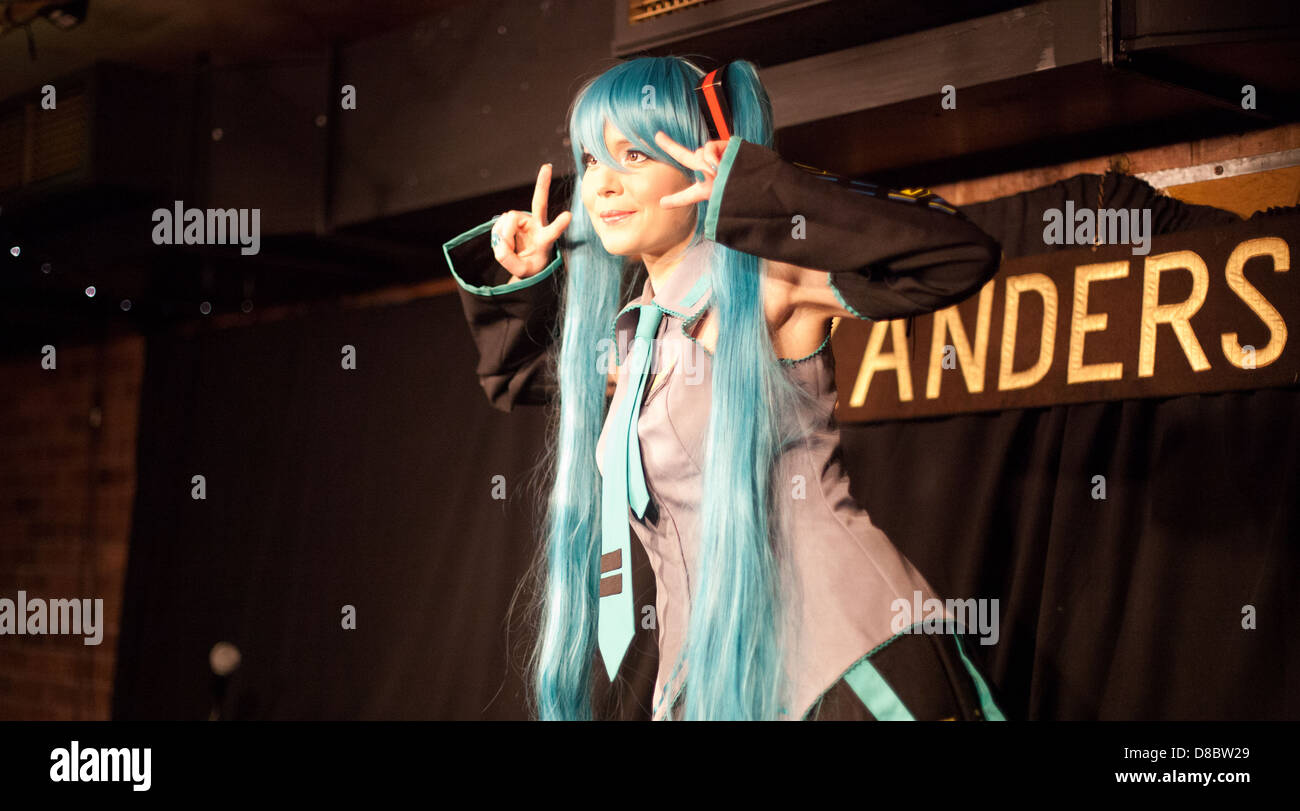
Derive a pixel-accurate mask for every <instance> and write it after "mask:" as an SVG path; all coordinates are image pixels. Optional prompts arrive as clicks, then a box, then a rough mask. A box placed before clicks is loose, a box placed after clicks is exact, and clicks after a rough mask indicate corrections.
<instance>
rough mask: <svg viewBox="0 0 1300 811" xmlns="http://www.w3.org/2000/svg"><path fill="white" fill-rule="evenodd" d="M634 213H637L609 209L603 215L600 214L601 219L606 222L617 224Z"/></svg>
mask: <svg viewBox="0 0 1300 811" xmlns="http://www.w3.org/2000/svg"><path fill="white" fill-rule="evenodd" d="M634 213H636V212H633V211H607V212H605V213H604V214H601V215H600V219H601V221H602V222H604V223H605V224H606V225H617V224H619V223H621V222H623V220H626V219H627V218H628V217H631V216H632V215H633V214H634Z"/></svg>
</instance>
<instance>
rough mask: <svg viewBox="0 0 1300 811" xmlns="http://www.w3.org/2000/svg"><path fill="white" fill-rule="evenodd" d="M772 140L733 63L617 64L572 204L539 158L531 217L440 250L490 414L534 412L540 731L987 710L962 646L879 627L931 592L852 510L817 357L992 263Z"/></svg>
mask: <svg viewBox="0 0 1300 811" xmlns="http://www.w3.org/2000/svg"><path fill="white" fill-rule="evenodd" d="M719 75H720V76H721V78H720V79H719ZM701 86H704V90H701ZM772 136H773V132H772V116H771V107H770V102H769V100H768V96H767V93H766V92H765V90H764V89H763V87H762V84H761V83H760V82H759V79H758V75H757V72H756V70H755V69H754V66H753V65H752V64H750V63H749V62H744V61H739V62H733V63H731V64H730V65H728V66H726V67H725V69H724V70H723V71H722V72H714V73H712V74H708V76H707V77H706V75H705V73H704V71H702V70H700V69H699V68H698V67H696V66H695V65H694V64H692V63H690V62H689V61H687V60H685V59H681V58H678V57H647V58H639V59H633V60H630V61H626V62H623V63H620V64H618V65H617V66H615V67H613V68H611V69H610V70H608V71H606V72H605V73H603V74H601V75H600V76H598V77H596V78H595V79H592V80H590V81H588V82H587V83H586V84H585V85H584V86H583V87H582V88H581V89H580V90H579V92H578V94H577V96H576V98H575V100H574V102H573V106H572V108H571V110H570V115H569V138H570V141H571V145H572V149H573V158H574V164H575V169H576V175H575V185H574V189H573V194H572V205H571V211H564V212H562V213H561V214H560V215H559V216H557V217H556V218H555V220H554V222H550V221H548V219H547V193H548V188H549V185H550V179H551V167H550V166H549V165H546V166H543V167H542V169H541V171H540V172H539V174H538V178H537V186H536V191H535V193H534V197H533V204H532V211H531V212H523V211H509V212H505V213H504V214H501V215H499V216H498V217H494V218H493V219H492V220H491V221H489V222H487V223H484V224H483V225H481V226H478V227H477V228H474V229H471V230H470V231H468V232H466V233H464V234H461V235H460V236H458V237H456V238H454V239H452V240H451V241H449V242H447V243H446V245H445V246H444V251H445V254H446V257H447V261H448V264H449V265H450V266H451V269H452V273H453V275H454V277H455V278H456V280H457V282H458V283H459V284H460V287H461V288H462V290H461V298H462V302H463V303H464V306H465V311H466V315H467V318H468V320H469V323H470V328H471V331H472V333H473V335H474V338H475V341H476V343H477V345H478V347H479V352H480V364H479V367H478V375H479V378H480V381H481V382H482V384H483V387H484V389H485V391H486V392H487V394H488V397H489V399H490V401H491V402H492V403H493V405H495V406H496V407H498V408H501V409H503V410H506V411H509V410H510V409H511V408H512V407H513V406H514V405H517V404H537V403H554V402H556V401H558V406H557V410H556V411H555V412H553V413H554V416H555V419H554V420H553V421H552V425H553V429H552V432H551V436H550V437H549V439H550V443H551V444H550V448H551V450H552V453H551V454H550V457H549V458H550V459H551V461H552V463H553V468H552V469H551V473H552V477H551V482H552V485H551V490H550V498H549V503H548V507H547V521H546V530H545V531H546V536H545V539H544V541H545V544H544V549H543V550H542V553H541V557H540V561H539V562H540V564H541V568H542V569H544V572H543V577H544V582H543V585H542V588H541V590H540V601H541V622H540V629H539V633H538V639H537V643H536V647H535V650H534V656H533V658H532V662H531V671H532V680H533V683H532V688H533V692H534V698H535V701H536V713H537V715H538V717H540V718H542V719H587V718H593V717H621V718H637V717H653V718H657V719H658V718H662V719H790V720H798V719H827V718H834V719H848V718H860V719H873V718H875V719H913V718H915V719H936V720H937V719H983V718H990V719H1001V717H1002V714H1001V712H1000V711H999V710H998V708H997V706H996V703H995V702H994V700H993V698H992V696H991V693H990V691H989V689H988V685H987V683H986V682H985V680H984V679H983V678H982V677H981V675H980V673H979V672H978V670H977V669H976V668H975V666H974V665H973V664H972V662H971V661H970V659H969V658H968V657H967V655H966V650H965V649H964V647H963V646H964V645H969V644H970V643H969V642H965V643H964V642H963V641H962V640H961V638H960V636H959V635H957V634H945V633H921V631H922V630H924V629H923V628H922V627H921V623H919V622H916V623H913V622H911V621H905V622H902V623H900V621H899V611H897V610H896V607H897V605H898V602H899V601H905V602H907V603H908V604H909V605H910V604H912V601H913V596H914V593H915V592H920V593H921V595H922V599H926V598H931V597H937V596H938V595H936V594H935V593H934V590H933V589H932V588H931V587H930V586H929V584H928V583H927V581H926V580H925V578H924V577H923V576H922V575H921V574H920V573H919V572H918V571H916V569H915V568H913V566H912V565H911V564H910V562H909V561H908V560H907V559H906V557H905V556H903V555H902V554H901V553H900V552H899V551H898V550H897V549H896V548H895V547H894V545H893V544H892V543H891V542H890V541H889V539H888V538H887V537H886V536H885V534H884V533H883V532H881V530H880V529H879V528H877V527H876V526H875V525H874V524H873V523H872V522H871V519H870V517H869V516H868V514H867V513H866V511H865V510H864V509H863V508H862V507H861V506H859V505H858V504H857V503H855V501H854V500H853V498H852V497H851V496H850V494H849V487H848V477H847V474H846V473H845V472H844V470H843V468H842V467H841V465H840V462H839V429H838V427H837V425H836V422H835V419H834V415H833V411H834V405H835V401H836V391H835V375H834V358H833V356H832V354H831V351H830V335H831V327H832V319H834V318H836V317H839V318H858V319H869V320H885V319H893V318H902V317H908V316H913V315H918V314H922V313H927V312H931V311H933V310H935V309H939V308H942V307H946V306H948V305H951V304H954V303H956V302H959V301H961V300H963V299H965V298H966V297H967V296H969V295H971V294H972V293H974V292H975V291H977V290H978V289H979V288H980V287H981V286H982V285H983V284H984V283H985V282H987V281H988V280H989V279H990V278H991V277H992V275H993V274H994V273H995V272H996V270H997V266H998V260H999V258H1000V249H999V246H998V244H997V243H996V242H995V241H994V240H993V239H992V238H990V237H989V236H988V235H987V234H985V233H984V232H982V231H981V230H980V229H979V228H978V227H976V226H975V225H973V224H972V223H970V222H969V221H968V220H967V219H966V218H965V217H964V216H962V215H961V214H960V213H959V212H957V211H956V210H955V209H954V208H952V207H951V206H949V205H947V204H946V203H945V202H944V201H943V200H941V199H940V198H938V197H937V196H935V195H933V194H930V193H929V192H928V191H926V190H923V189H913V190H907V191H906V192H897V191H894V190H890V189H884V188H878V187H874V186H871V185H869V184H861V183H857V182H850V181H845V180H844V179H842V178H839V177H837V176H834V175H831V174H829V173H826V172H823V171H821V170H817V169H812V168H811V167H803V166H795V165H792V164H790V163H787V162H785V161H784V160H783V159H782V158H781V157H780V156H779V155H778V154H777V153H776V152H774V151H772V149H771V145H772ZM561 236H563V240H561ZM557 241H559V245H560V250H559V251H558V252H557V253H556V254H555V256H554V257H553V258H552V255H551V254H552V251H551V246H552V245H553V244H556V243H557ZM561 266H563V268H564V271H565V272H564V274H563V277H564V278H563V281H560V277H561V275H562V274H561V273H560V268H561ZM642 271H644V273H645V277H646V278H645V281H644V283H643V286H642V289H641V293H640V295H639V296H638V297H636V298H634V299H633V300H632V301H630V302H628V303H627V304H626V306H622V307H620V302H621V301H622V300H623V297H624V295H625V288H626V287H628V286H629V283H630V282H631V281H632V280H634V279H635V278H638V277H639V275H640V274H641V272H642ZM561 288H562V289H561ZM557 332H558V336H557V335H556V333H557ZM548 350H551V351H549V352H548ZM552 369H554V374H552ZM611 390H612V400H611V399H609V398H608V395H609V393H610V391H611ZM647 569H648V570H649V576H647ZM930 630H931V631H933V630H935V629H934V627H933V625H931V626H930ZM647 635H651V636H650V639H651V640H652V644H651V646H650V647H651V648H652V650H650V651H649V652H648V653H647V651H646V649H645V646H644V645H640V644H637V643H638V642H643V641H644V640H645V639H646V638H647ZM597 662H599V663H600V664H599V666H597V664H596V663H597ZM647 662H653V663H654V666H653V667H651V668H649V672H650V674H651V677H652V678H653V683H651V682H650V681H649V680H648V679H646V678H645V673H646V672H647V668H646V664H647Z"/></svg>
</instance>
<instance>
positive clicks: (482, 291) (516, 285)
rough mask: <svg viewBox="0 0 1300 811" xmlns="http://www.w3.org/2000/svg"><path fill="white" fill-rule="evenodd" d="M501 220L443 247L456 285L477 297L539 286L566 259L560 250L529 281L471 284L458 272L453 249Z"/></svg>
mask: <svg viewBox="0 0 1300 811" xmlns="http://www.w3.org/2000/svg"><path fill="white" fill-rule="evenodd" d="M499 219H501V215H500V214H498V215H497V216H495V217H493V218H492V219H490V220H488V221H487V222H485V223H483V224H482V225H476V226H474V227H473V228H471V229H469V230H468V231H466V232H465V233H463V234H460V235H459V236H456V237H453V238H452V239H450V240H448V241H447V242H446V243H444V244H443V246H442V255H443V256H444V257H446V259H447V267H448V268H449V269H450V270H451V275H452V278H454V279H455V280H456V284H458V285H460V286H461V287H462V288H464V289H465V290H468V291H469V292H471V293H473V294H475V295H477V296H499V295H503V294H505V293H513V292H514V291H516V290H525V289H527V288H529V287H532V286H533V285H535V284H537V283H538V282H540V281H542V280H544V279H546V278H547V277H548V276H550V275H551V274H552V273H554V272H555V269H556V268H558V267H559V266H560V265H561V264H562V263H563V262H564V257H563V256H561V255H560V252H559V251H558V250H556V252H555V258H554V259H552V260H551V263H550V264H549V265H547V266H546V267H545V268H543V269H542V271H541V272H540V273H537V274H535V275H533V276H529V277H528V278H527V279H524V280H522V281H518V282H507V283H505V284H498V285H481V284H470V283H469V282H467V281H465V279H464V278H462V277H461V275H460V274H459V273H457V272H456V266H455V265H454V264H453V263H452V261H451V249H452V248H455V247H457V246H459V245H462V244H464V243H466V242H468V241H470V240H471V239H474V238H476V237H479V236H482V235H483V234H485V233H487V232H488V231H490V230H492V226H493V225H494V224H495V223H496V221H497V220H499Z"/></svg>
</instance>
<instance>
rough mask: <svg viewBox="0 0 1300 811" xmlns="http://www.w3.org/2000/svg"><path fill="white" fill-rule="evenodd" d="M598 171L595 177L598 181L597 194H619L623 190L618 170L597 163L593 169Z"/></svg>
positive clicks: (595, 171)
mask: <svg viewBox="0 0 1300 811" xmlns="http://www.w3.org/2000/svg"><path fill="white" fill-rule="evenodd" d="M591 171H592V172H594V173H596V177H595V178H593V179H594V180H595V181H596V193H597V194H617V193H618V192H619V191H621V190H622V184H621V183H620V182H619V178H618V172H615V171H614V170H613V169H609V168H606V167H605V166H602V165H601V164H599V163H597V164H596V165H595V166H594V167H593V168H592V170H591Z"/></svg>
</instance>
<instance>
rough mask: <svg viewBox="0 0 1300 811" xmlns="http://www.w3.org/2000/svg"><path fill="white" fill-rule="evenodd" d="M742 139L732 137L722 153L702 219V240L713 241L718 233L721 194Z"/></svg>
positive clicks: (735, 136)
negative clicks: (707, 208) (707, 206)
mask: <svg viewBox="0 0 1300 811" xmlns="http://www.w3.org/2000/svg"><path fill="white" fill-rule="evenodd" d="M744 140H745V139H744V138H741V137H740V136H737V135H733V136H731V139H730V140H729V141H727V148H726V150H724V151H723V153H722V162H721V163H719V164H718V174H717V176H716V177H715V178H713V192H712V193H711V194H710V195H709V213H708V214H707V215H705V217H704V238H705V239H708V240H713V239H714V237H715V235H716V234H717V233H718V212H719V211H720V209H721V208H722V194H723V190H724V189H725V187H726V185H727V178H728V177H730V176H731V166H732V164H734V163H735V162H736V153H737V152H739V151H740V145H741V144H742V143H743V142H744Z"/></svg>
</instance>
